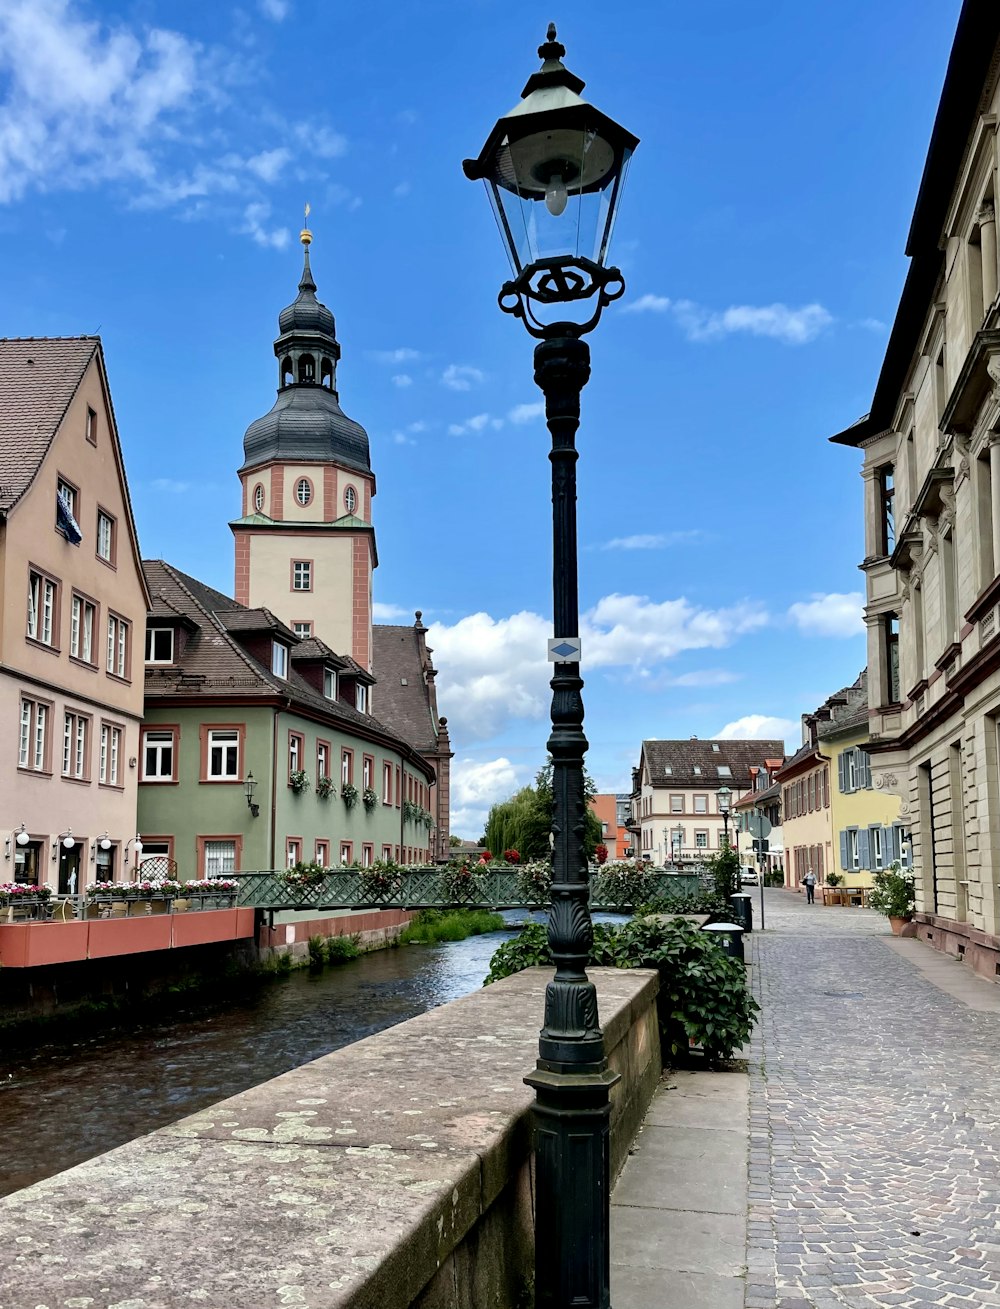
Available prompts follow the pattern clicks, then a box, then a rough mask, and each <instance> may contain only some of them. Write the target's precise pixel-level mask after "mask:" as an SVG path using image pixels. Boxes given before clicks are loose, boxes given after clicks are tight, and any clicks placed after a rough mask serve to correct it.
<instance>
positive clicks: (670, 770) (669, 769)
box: [663, 764, 674, 777]
mask: <svg viewBox="0 0 1000 1309" xmlns="http://www.w3.org/2000/svg"><path fill="white" fill-rule="evenodd" d="M663 772H664V775H665V776H666V777H673V775H674V767H673V764H664V765H663Z"/></svg>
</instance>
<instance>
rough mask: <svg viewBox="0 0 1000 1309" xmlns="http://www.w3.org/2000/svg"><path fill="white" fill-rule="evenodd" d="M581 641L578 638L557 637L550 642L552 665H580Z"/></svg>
mask: <svg viewBox="0 0 1000 1309" xmlns="http://www.w3.org/2000/svg"><path fill="white" fill-rule="evenodd" d="M579 662H580V639H579V637H576V636H557V637H555V638H553V640H551V641H550V642H549V663H550V664H578V663H579Z"/></svg>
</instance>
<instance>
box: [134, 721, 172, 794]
mask: <svg viewBox="0 0 1000 1309" xmlns="http://www.w3.org/2000/svg"><path fill="white" fill-rule="evenodd" d="M174 745H175V740H174V733H173V732H171V731H169V730H167V731H160V730H159V729H157V728H150V729H149V730H148V731H145V732H143V734H142V776H141V780H142V781H143V782H172V781H173V780H174ZM150 751H152V753H153V757H154V760H155V763H154V767H153V769H152V770H150V767H149V752H150ZM164 756H166V757H167V759H168V760H169V764H170V767H169V768H167V769H166V770H165V771H164V766H163V762H164Z"/></svg>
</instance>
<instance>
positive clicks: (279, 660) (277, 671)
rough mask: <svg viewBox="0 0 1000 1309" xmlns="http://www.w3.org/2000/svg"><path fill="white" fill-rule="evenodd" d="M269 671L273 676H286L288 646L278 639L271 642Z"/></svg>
mask: <svg viewBox="0 0 1000 1309" xmlns="http://www.w3.org/2000/svg"><path fill="white" fill-rule="evenodd" d="M271 672H272V673H273V674H274V675H275V677H287V676H288V646H287V645H282V644H281V642H280V641H272V642H271Z"/></svg>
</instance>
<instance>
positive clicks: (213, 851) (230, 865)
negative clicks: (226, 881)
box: [204, 840, 236, 877]
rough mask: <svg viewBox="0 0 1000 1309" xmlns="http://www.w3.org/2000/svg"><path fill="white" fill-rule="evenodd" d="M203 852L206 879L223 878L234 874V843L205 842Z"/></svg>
mask: <svg viewBox="0 0 1000 1309" xmlns="http://www.w3.org/2000/svg"><path fill="white" fill-rule="evenodd" d="M204 850H205V854H204V859H205V876H206V877H225V876H226V874H227V873H235V872H236V842H235V841H208V840H206V842H205V846H204Z"/></svg>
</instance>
